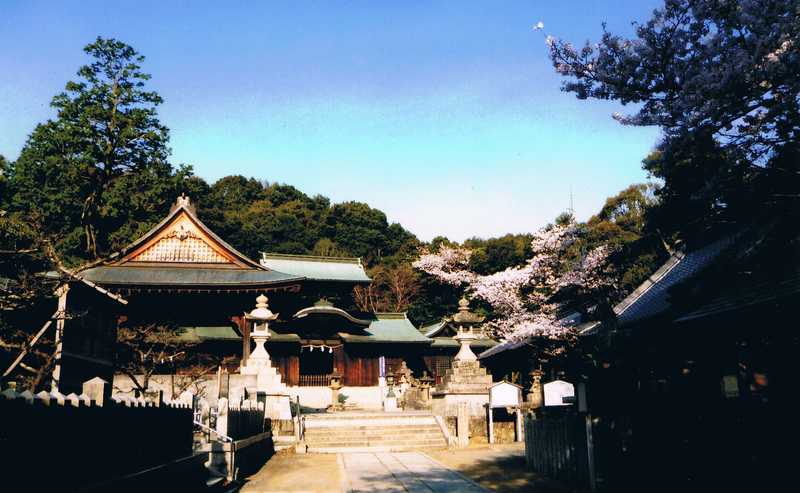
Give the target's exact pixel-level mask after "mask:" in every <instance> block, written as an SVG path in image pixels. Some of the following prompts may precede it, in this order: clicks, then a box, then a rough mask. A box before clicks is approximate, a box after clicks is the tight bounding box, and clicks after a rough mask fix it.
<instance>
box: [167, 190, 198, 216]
mask: <svg viewBox="0 0 800 493" xmlns="http://www.w3.org/2000/svg"><path fill="white" fill-rule="evenodd" d="M181 207H182V208H184V209H186V210H188V211H189V212H191V213H192V214H197V209H196V208H195V206H194V204H192V201H191V200H190V199H189V197H187V196H186V194H185V193H181V194H180V195H179V196H178V198H176V199H175V204H174V205H173V206H172V207H171V208H170V212H174V211H175V209H179V208H181Z"/></svg>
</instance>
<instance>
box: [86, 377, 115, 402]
mask: <svg viewBox="0 0 800 493" xmlns="http://www.w3.org/2000/svg"><path fill="white" fill-rule="evenodd" d="M83 394H84V395H86V396H87V397H89V399H91V400H92V401H94V405H95V406H100V407H102V406H103V402H105V399H106V397H107V396H110V395H111V386H110V385H108V382H106V381H105V380H103V379H102V378H100V377H94V378H93V379H91V380H87V381H85V382H83Z"/></svg>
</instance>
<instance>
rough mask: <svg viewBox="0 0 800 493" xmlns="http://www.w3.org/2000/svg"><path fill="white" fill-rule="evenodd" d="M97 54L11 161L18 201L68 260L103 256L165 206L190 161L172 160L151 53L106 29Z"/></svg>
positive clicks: (92, 47)
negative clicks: (148, 65) (152, 82)
mask: <svg viewBox="0 0 800 493" xmlns="http://www.w3.org/2000/svg"><path fill="white" fill-rule="evenodd" d="M84 51H86V53H87V54H88V55H89V56H90V57H91V60H90V63H89V64H88V65H85V66H83V67H81V68H80V69H79V70H78V80H77V81H70V82H68V83H67V84H66V87H65V91H64V92H62V93H61V94H58V95H56V96H55V97H54V98H53V100H52V102H51V103H50V104H51V106H52V107H53V108H54V109H55V110H56V111H57V115H56V117H55V119H53V120H49V121H47V122H45V123H42V124H40V125H38V126H37V127H36V128H35V129H34V131H33V132H32V133H31V135H30V136H29V138H28V141H27V142H26V144H25V147H24V148H23V150H22V152H21V154H20V157H19V159H17V161H16V162H15V163H14V164H13V166H12V167H11V169H10V170H9V182H10V185H11V186H10V188H11V190H9V195H10V196H11V199H10V204H9V209H10V210H12V211H18V212H21V213H24V214H26V217H27V220H28V221H30V222H32V223H35V224H37V225H38V227H39V228H41V230H42V233H43V234H45V235H46V236H47V237H48V238H50V239H52V241H53V242H54V243H55V245H56V247H57V249H58V250H59V251H60V252H61V253H62V254H63V255H64V256H65V258H66V259H67V260H70V261H74V262H78V261H80V260H81V259H82V258H90V259H91V258H96V257H98V256H102V255H104V254H107V253H108V252H109V251H111V250H113V249H114V248H116V247H118V246H120V245H121V244H123V243H124V242H125V240H126V239H127V238H128V237H129V236H130V235H132V234H135V232H136V231H141V230H143V229H145V227H146V224H143V223H146V222H147V221H148V218H150V217H151V216H152V215H153V214H154V213H158V212H164V211H165V210H167V209H168V207H169V203H170V202H171V200H172V199H173V198H174V196H175V192H176V190H177V189H178V188H179V182H180V180H181V179H182V178H183V176H184V175H186V174H187V170H181V171H179V172H176V171H175V170H174V169H173V167H172V166H171V165H170V164H169V163H168V162H167V157H168V155H169V148H168V147H167V142H168V139H169V132H168V130H167V128H166V127H164V126H163V125H161V123H160V122H159V121H158V116H157V112H156V108H157V106H158V105H160V104H161V102H162V100H161V97H160V96H159V95H158V94H156V93H155V92H151V91H147V90H146V89H145V83H146V81H147V80H149V79H150V76H149V75H148V74H146V73H144V72H142V71H141V63H142V62H143V61H144V57H143V56H141V55H139V54H138V53H137V52H136V51H135V50H134V49H133V48H131V47H130V46H128V45H126V44H124V43H122V42H120V41H117V40H114V39H103V38H97V40H96V41H95V42H94V43H91V44H89V45H88V46H86V48H85V49H84Z"/></svg>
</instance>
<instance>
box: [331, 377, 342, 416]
mask: <svg viewBox="0 0 800 493" xmlns="http://www.w3.org/2000/svg"><path fill="white" fill-rule="evenodd" d="M329 387H330V389H331V410H332V411H336V410H337V409H339V407H340V406H339V390H340V389H341V388H342V374H341V373H339V371H338V370H337V369H336V368H334V369H333V373H332V374H331V381H330V386H329ZM342 407H344V406H342Z"/></svg>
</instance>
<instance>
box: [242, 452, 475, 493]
mask: <svg viewBox="0 0 800 493" xmlns="http://www.w3.org/2000/svg"><path fill="white" fill-rule="evenodd" d="M241 491H242V492H245V493H278V492H293V493H301V492H308V493H311V492H326V493H328V492H343V493H367V492H369V493H372V492H386V493H455V492H458V493H485V492H487V491H488V490H485V489H483V488H481V487H480V486H478V485H477V484H476V483H474V482H472V481H471V480H470V479H467V478H466V477H465V476H463V475H461V474H460V473H458V472H456V471H454V470H453V469H450V468H448V467H447V466H444V465H442V464H441V463H439V462H437V461H435V460H434V459H432V458H431V457H430V456H428V455H426V454H424V453H422V452H363V453H346V454H338V455H333V454H330V455H324V454H319V455H317V454H313V455H277V456H275V457H273V458H272V459H270V461H269V462H268V463H267V464H266V465H265V466H264V467H263V468H262V469H261V470H260V471H259V472H258V473H256V474H254V475H253V476H251V477H249V478H248V479H247V481H246V483H245V485H244V486H243V487H242V488H241Z"/></svg>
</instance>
